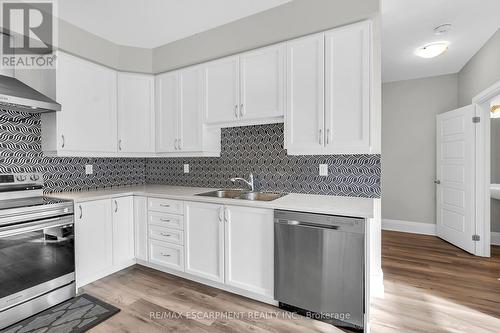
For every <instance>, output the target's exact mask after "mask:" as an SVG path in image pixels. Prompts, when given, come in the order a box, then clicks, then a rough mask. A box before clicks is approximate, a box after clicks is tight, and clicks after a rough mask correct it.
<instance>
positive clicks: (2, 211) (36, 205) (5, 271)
mask: <svg viewBox="0 0 500 333" xmlns="http://www.w3.org/2000/svg"><path fill="white" fill-rule="evenodd" d="M23 178H24V177H20V178H19V179H20V180H21V179H23ZM26 178H27V177H26ZM34 178H36V177H34ZM40 178H41V177H40ZM0 179H2V180H3V181H5V180H7V179H9V180H11V183H14V184H11V185H10V186H6V185H5V184H4V182H3V183H0V286H1V287H0V328H4V327H7V326H9V325H11V324H13V323H15V322H17V321H19V320H22V319H24V318H26V317H29V316H31V315H33V314H36V313H37V312H40V311H42V310H44V309H46V308H48V307H51V306H53V305H56V304H58V303H60V302H63V301H64V300H66V299H69V298H71V297H73V296H74V295H75V253H74V218H73V203H72V202H71V201H66V200H60V199H54V198H48V197H44V196H43V195H42V193H41V186H40V184H37V183H36V182H35V183H29V184H28V185H26V184H16V182H15V181H12V180H15V177H14V178H13V177H10V178H6V177H5V176H3V177H0ZM18 183H19V182H18ZM20 183H22V182H20ZM23 193H24V194H25V195H26V196H27V197H25V196H23V195H22V194H23ZM36 194H39V195H36Z"/></svg>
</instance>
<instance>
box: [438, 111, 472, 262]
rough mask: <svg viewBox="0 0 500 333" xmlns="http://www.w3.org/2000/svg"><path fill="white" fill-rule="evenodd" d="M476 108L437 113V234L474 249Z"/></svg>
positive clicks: (465, 248) (469, 250) (470, 250)
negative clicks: (474, 120)
mask: <svg viewBox="0 0 500 333" xmlns="http://www.w3.org/2000/svg"><path fill="white" fill-rule="evenodd" d="M473 116H474V108H473V106H471V105H469V106H466V107H463V108H460V109H458V110H454V111H450V112H446V113H443V114H440V115H438V116H437V172H436V173H437V180H436V183H437V184H436V189H437V204H436V206H437V234H438V236H439V237H441V238H443V239H444V240H446V241H448V242H450V243H452V244H454V245H456V246H458V247H460V248H462V249H464V250H466V251H468V252H471V253H474V251H475V244H474V241H473V240H472V235H473V234H474V231H475V221H474V160H475V144H474V135H475V134H474V131H475V130H474V126H475V125H474V124H473V122H472V117H473Z"/></svg>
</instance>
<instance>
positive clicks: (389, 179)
mask: <svg viewBox="0 0 500 333" xmlns="http://www.w3.org/2000/svg"><path fill="white" fill-rule="evenodd" d="M457 94H458V76H457V75H456V74H452V75H443V76H436V77H430V78H424V79H416V80H408V81H398V82H391V83H386V84H383V85H382V217H383V218H384V219H392V220H401V221H411V222H424V223H436V218H435V211H436V203H435V202H436V194H435V185H434V179H435V175H436V115H437V114H440V113H443V112H446V111H450V110H453V109H456V108H457Z"/></svg>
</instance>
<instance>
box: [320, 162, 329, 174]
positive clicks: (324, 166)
mask: <svg viewBox="0 0 500 333" xmlns="http://www.w3.org/2000/svg"><path fill="white" fill-rule="evenodd" d="M319 175H320V176H328V164H320V165H319Z"/></svg>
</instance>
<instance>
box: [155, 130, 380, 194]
mask: <svg viewBox="0 0 500 333" xmlns="http://www.w3.org/2000/svg"><path fill="white" fill-rule="evenodd" d="M221 146H222V151H221V157H204V158H150V159H147V160H146V183H148V184H150V183H151V184H171V185H186V186H206V187H226V186H233V184H232V183H231V182H230V181H229V178H231V177H243V176H245V177H247V176H248V174H249V173H250V172H252V173H253V174H254V176H255V181H256V188H257V189H258V190H268V191H285V192H297V193H315V194H326V195H342V196H359V197H370V198H379V197H380V155H335V156H333V155H326V156H317V155H315V156H288V155H286V150H285V149H284V148H283V124H271V125H260V126H247V127H234V128H226V129H222V142H221ZM183 163H188V164H189V169H190V172H189V173H187V174H184V173H183ZM320 163H325V164H328V166H329V170H328V171H329V175H328V176H327V177H323V176H319V175H318V172H319V170H318V167H319V164H320ZM238 185H239V186H240V187H242V186H244V184H241V183H238Z"/></svg>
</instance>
